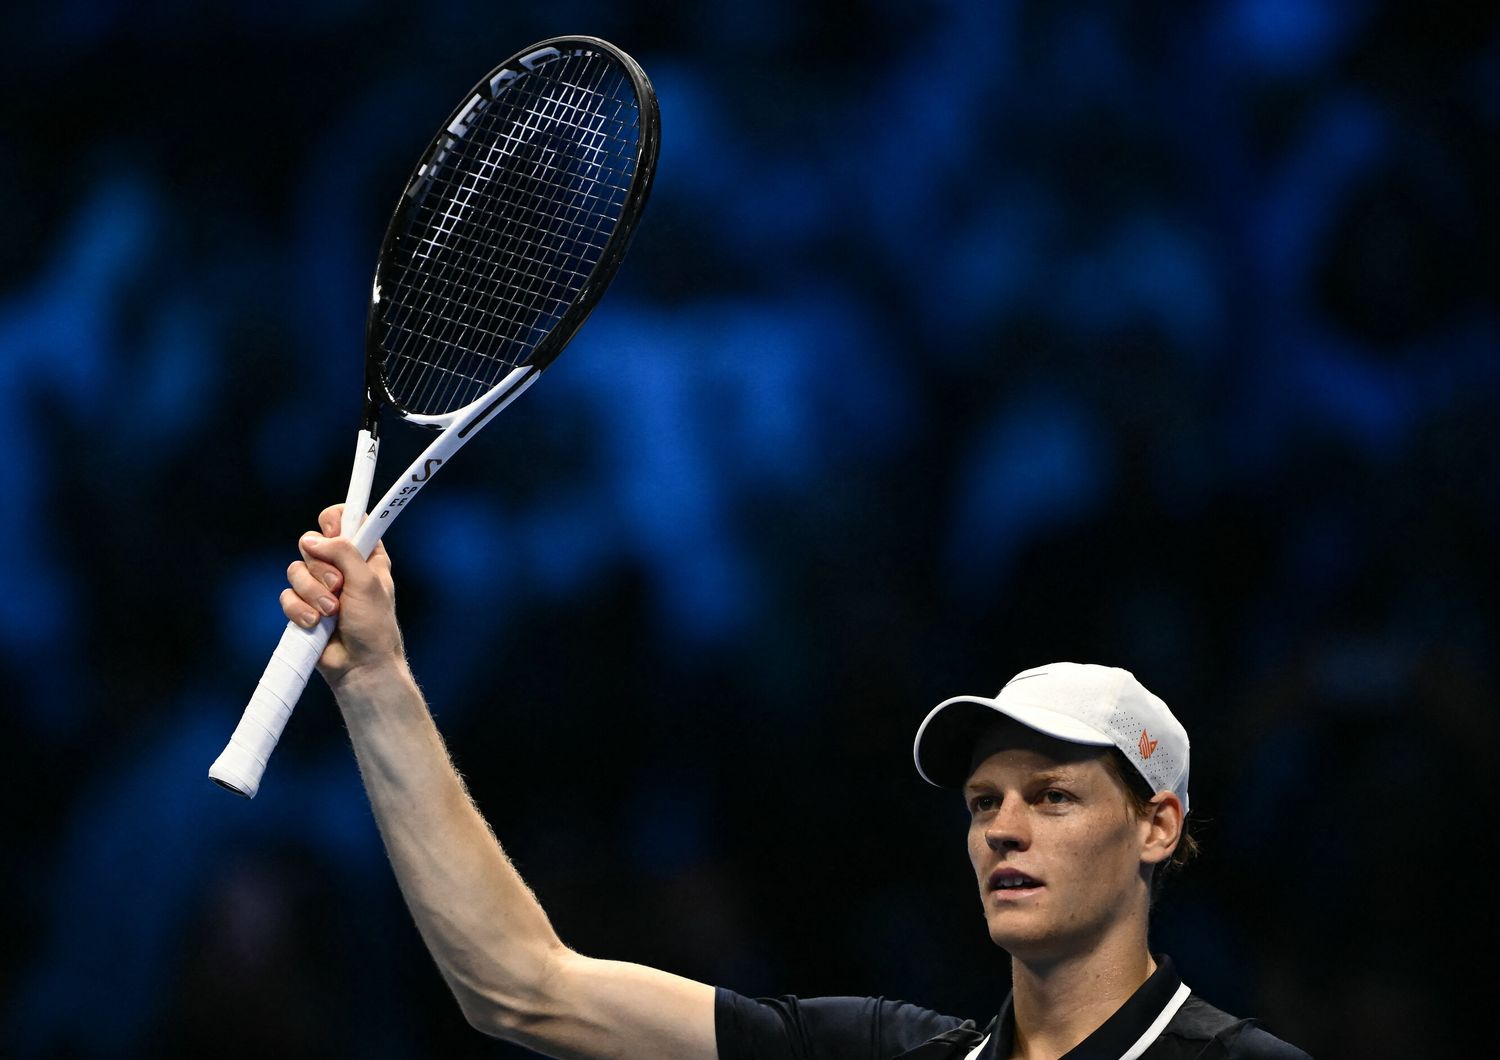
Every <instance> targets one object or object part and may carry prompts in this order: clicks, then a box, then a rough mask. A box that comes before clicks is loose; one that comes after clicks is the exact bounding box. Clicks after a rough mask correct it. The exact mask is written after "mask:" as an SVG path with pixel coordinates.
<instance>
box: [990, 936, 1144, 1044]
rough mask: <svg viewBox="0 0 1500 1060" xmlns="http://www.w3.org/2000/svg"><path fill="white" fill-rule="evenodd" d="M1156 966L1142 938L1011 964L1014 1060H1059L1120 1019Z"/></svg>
mask: <svg viewBox="0 0 1500 1060" xmlns="http://www.w3.org/2000/svg"><path fill="white" fill-rule="evenodd" d="M1155 971H1156V962H1155V961H1154V960H1152V959H1151V951H1150V950H1149V949H1148V948H1147V947H1146V944H1145V940H1144V939H1143V938H1140V937H1138V936H1137V937H1134V938H1130V939H1128V940H1125V939H1121V940H1119V941H1117V942H1114V943H1111V942H1109V941H1105V942H1104V943H1102V944H1100V945H1098V946H1096V947H1093V948H1091V949H1090V950H1088V952H1085V953H1081V954H1078V955H1076V956H1071V957H1063V958H1059V959H1057V960H1051V961H1045V962H1044V961H1022V960H1021V959H1020V958H1019V957H1017V958H1013V959H1012V960H1011V1011H1012V1013H1013V1015H1014V1018H1015V1042H1014V1045H1013V1047H1012V1048H1013V1051H1012V1053H1011V1056H1012V1057H1015V1058H1019V1060H1055V1058H1056V1057H1059V1056H1062V1055H1063V1054H1064V1053H1066V1052H1067V1051H1068V1050H1069V1049H1072V1048H1073V1047H1075V1046H1076V1045H1078V1043H1079V1042H1081V1041H1083V1040H1084V1039H1085V1038H1087V1037H1088V1036H1089V1035H1090V1034H1092V1033H1093V1032H1094V1031H1095V1030H1097V1029H1098V1028H1099V1027H1100V1026H1101V1025H1103V1023H1104V1022H1105V1021H1106V1020H1108V1019H1109V1017H1110V1016H1112V1015H1114V1014H1115V1012H1116V1010H1118V1009H1119V1007H1120V1006H1121V1005H1123V1004H1125V1002H1126V1001H1128V1000H1129V999H1130V996H1131V995H1132V994H1134V993H1135V992H1136V990H1138V989H1139V988H1140V986H1141V984H1142V983H1144V982H1145V981H1146V980H1147V979H1149V978H1151V974H1152V973H1153V972H1155Z"/></svg>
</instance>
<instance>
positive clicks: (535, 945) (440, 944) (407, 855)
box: [335, 661, 565, 1031]
mask: <svg viewBox="0 0 1500 1060" xmlns="http://www.w3.org/2000/svg"><path fill="white" fill-rule="evenodd" d="M335 695H336V697H337V699H338V703H339V708H340V710H341V711H342V712H343V715H344V720H345V722H346V724H347V725H348V728H349V734H350V737H351V739H352V741H353V744H354V752H355V756H356V758H357V759H358V761H359V768H360V773H361V775H362V776H363V778H364V783H365V788H366V790H367V792H368V793H369V798H370V805H371V807H372V808H373V810H374V813H375V820H376V823H377V825H378V826H379V828H380V834H381V837H382V838H383V839H384V841H385V847H386V851H387V853H388V854H389V856H390V860H391V865H392V867H393V868H394V870H395V873H396V878H397V881H398V882H399V883H400V885H401V892H402V894H404V895H405V897H406V902H407V906H408V907H409V908H410V910H411V914H412V917H413V918H414V919H415V920H416V923H417V928H418V930H419V931H421V933H422V938H423V940H424V941H425V942H426V943H427V948H428V949H429V950H430V951H431V953H432V955H433V958H434V959H435V960H436V962H437V965H438V968H439V969H440V970H441V972H442V974H443V977H444V979H446V980H447V982H448V985H449V987H450V988H451V989H452V991H453V993H454V996H455V997H456V998H457V999H458V1002H459V1004H460V1006H461V1007H462V1008H463V1010H464V1013H465V1015H466V1016H467V1017H468V1018H469V1020H470V1022H472V1023H474V1024H475V1025H476V1026H480V1027H484V1028H485V1029H490V1030H492V1031H497V1030H499V1029H503V1028H504V1027H506V1026H515V1025H520V1024H523V1023H525V1022H526V1021H528V1020H530V1019H534V1018H536V1017H537V1016H538V1015H540V1013H541V1011H542V1010H544V1009H545V1008H546V1007H547V1001H546V999H545V997H544V988H545V986H546V983H547V980H548V978H549V971H550V968H551V967H552V965H553V964H554V962H556V961H557V960H558V959H559V957H560V956H561V955H562V954H563V953H564V952H565V951H563V949H562V945H561V943H560V942H559V941H558V938H557V935H556V933H555V932H554V931H553V930H552V925H551V924H550V923H549V922H548V920H547V916H546V913H545V912H543V910H542V908H541V906H540V905H539V904H538V902H537V900H536V898H535V897H534V896H533V895H532V893H531V891H530V889H529V888H528V887H527V886H526V884H525V882H524V881H522V879H521V877H520V875H519V874H518V873H517V872H516V871H515V869H514V868H513V867H512V866H511V864H510V861H509V859H508V858H507V857H506V856H505V853H504V851H503V850H502V849H501V847H500V844H499V843H498V842H497V841H496V839H495V837H494V834H493V833H492V832H491V831H490V829H489V826H488V825H487V824H486V823H485V821H484V818H483V817H481V816H480V814H479V812H478V810H476V809H475V807H474V805H473V803H472V802H471V801H470V799H469V795H468V792H467V791H466V790H465V788H464V786H463V782H462V781H461V780H460V779H459V776H458V773H457V772H456V771H455V769H454V768H453V765H452V763H451V761H450V759H449V757H448V752H447V749H446V747H445V746H444V744H443V740H442V737H441V736H440V735H439V734H438V731H437V727H436V726H435V725H434V724H433V721H432V717H431V715H430V714H429V713H428V710H427V705H426V703H425V702H424V701H423V699H422V696H421V693H420V692H419V691H418V689H417V686H416V682H415V681H414V680H413V678H412V676H411V672H410V671H409V670H408V669H407V668H406V666H405V664H404V663H403V662H398V661H392V662H391V663H390V664H389V665H385V666H382V667H379V668H366V669H365V670H362V671H359V672H356V673H354V674H351V675H349V676H347V677H345V678H344V679H343V680H341V681H340V682H339V684H338V686H337V687H336V688H335Z"/></svg>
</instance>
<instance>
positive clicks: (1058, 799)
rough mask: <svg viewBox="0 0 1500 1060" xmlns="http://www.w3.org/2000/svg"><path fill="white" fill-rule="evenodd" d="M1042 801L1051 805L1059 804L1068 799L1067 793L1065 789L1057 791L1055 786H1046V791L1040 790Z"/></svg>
mask: <svg viewBox="0 0 1500 1060" xmlns="http://www.w3.org/2000/svg"><path fill="white" fill-rule="evenodd" d="M1042 801H1043V802H1045V803H1047V804H1049V805H1051V806H1061V805H1062V804H1063V803H1065V802H1067V801H1068V793H1067V792H1065V791H1058V790H1057V789H1056V788H1048V789H1047V790H1046V791H1044V792H1042Z"/></svg>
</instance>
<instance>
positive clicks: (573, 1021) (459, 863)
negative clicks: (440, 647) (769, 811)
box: [281, 507, 716, 1060]
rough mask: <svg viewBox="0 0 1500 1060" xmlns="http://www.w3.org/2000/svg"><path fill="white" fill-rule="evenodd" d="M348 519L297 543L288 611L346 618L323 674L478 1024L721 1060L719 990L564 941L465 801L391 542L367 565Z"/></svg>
mask: <svg viewBox="0 0 1500 1060" xmlns="http://www.w3.org/2000/svg"><path fill="white" fill-rule="evenodd" d="M339 514H340V509H339V507H333V508H329V509H326V510H325V511H324V512H323V513H322V515H321V516H320V517H319V525H320V526H321V527H322V531H323V533H322V534H307V535H305V536H304V537H303V538H302V540H301V542H300V546H301V551H302V555H303V559H302V560H300V561H298V562H297V563H294V564H292V566H291V568H290V569H289V571H288V579H289V581H290V582H291V587H290V588H288V589H286V590H284V591H283V592H282V597H281V605H282V610H283V611H285V612H286V615H287V617H288V618H289V619H291V620H292V621H293V622H297V623H299V624H302V625H311V624H312V623H314V622H316V621H317V612H318V611H321V612H323V613H327V614H337V615H338V630H337V632H336V633H335V635H334V638H333V639H332V640H331V641H330V642H329V645H328V648H327V650H326V651H325V652H324V653H323V657H322V659H321V660H320V661H319V669H320V670H321V671H322V673H323V676H324V677H325V678H326V679H327V681H328V683H329V685H330V687H332V689H333V692H334V695H335V697H336V698H337V700H338V704H339V709H340V710H341V711H342V713H343V716H344V721H345V723H346V724H347V725H348V728H349V735H350V737H351V739H352V740H353V743H354V753H355V757H356V758H357V759H358V761H359V768H360V773H361V775H362V776H363V778H364V783H365V790H366V791H367V792H368V794H369V798H370V805H371V807H372V808H373V809H374V812H375V820H376V823H377V824H378V825H379V828H380V834H381V837H382V838H383V839H384V841H385V847H386V851H387V852H388V854H389V855H390V859H391V865H392V866H393V868H394V869H395V872H396V879H397V881H398V882H399V883H400V885H401V892H402V894H403V895H405V896H406V903H407V906H408V908H409V909H410V910H411V914H412V916H413V918H414V919H415V920H416V922H417V928H418V930H420V931H421V933H422V938H423V940H424V941H425V942H426V943H427V948H428V949H429V950H430V951H431V952H432V955H433V957H434V959H435V960H436V961H437V965H438V968H439V969H440V970H441V972H442V974H443V978H444V979H446V980H447V982H448V986H449V987H450V988H451V989H452V991H453V995H454V997H456V998H457V999H458V1003H459V1005H460V1007H462V1009H463V1012H464V1015H465V1016H466V1017H467V1018H468V1020H469V1023H470V1024H472V1025H473V1026H474V1027H476V1028H478V1029H479V1030H481V1031H484V1032H485V1033H487V1034H491V1035H494V1036H496V1037H500V1038H504V1039H507V1040H509V1041H513V1042H516V1043H519V1044H521V1045H524V1046H526V1047H527V1048H530V1049H534V1050H536V1051H538V1052H542V1053H546V1054H548V1055H550V1056H558V1057H645V1056H649V1057H662V1058H682V1060H712V1058H713V1057H715V1056H716V1051H715V1045H714V992H713V988H712V987H710V986H707V985H705V984H703V983H697V982H693V981H692V980H690V979H684V978H682V977H680V976H676V975H671V974H670V973H667V972H662V971H658V970H656V969H654V968H645V967H642V966H640V965H635V964H626V963H622V962H618V961H603V960H597V959H594V958H590V957H585V956H583V955H581V954H578V953H575V952H574V951H572V950H570V949H568V948H567V947H566V946H564V945H563V944H562V942H561V941H559V939H558V937H557V934H556V933H555V932H554V931H553V930H552V924H551V923H550V921H548V919H547V915H546V913H545V912H543V910H542V907H541V905H540V904H538V902H537V900H536V897H535V896H534V895H533V894H532V893H531V890H530V889H529V888H528V887H527V886H526V884H525V882H524V881H523V880H522V879H521V877H520V875H519V874H518V873H517V872H516V870H515V868H514V867H513V866H512V865H511V863H510V859H509V858H507V857H506V855H505V852H504V851H503V850H502V849H501V847H500V844H499V842H498V841H497V840H496V838H495V836H494V833H493V832H491V831H490V829H489V826H488V825H487V824H486V822H485V820H484V818H483V817H481V816H480V814H479V811H478V810H477V809H476V808H475V806H474V804H473V802H472V801H471V800H470V798H469V794H468V792H467V791H466V790H465V788H464V785H463V781H462V780H461V779H460V778H459V776H458V773H457V771H456V770H455V769H454V768H453V764H452V762H451V761H450V759H449V757H448V752H447V749H446V748H445V746H444V744H443V740H442V737H441V736H440V735H439V734H438V731H437V727H436V726H435V725H434V724H433V721H432V716H431V714H430V713H429V712H428V710H427V705H426V703H425V702H424V701H423V699H422V695H421V692H420V691H418V689H417V685H416V682H415V680H414V679H413V678H412V674H411V671H410V670H409V669H408V667H407V665H406V658H405V653H404V651H403V649H402V643H401V634H400V631H399V629H398V627H397V624H396V610H395V600H394V583H393V581H392V579H391V564H390V558H389V556H388V555H387V554H386V551H385V548H384V546H378V547H377V548H376V550H375V552H374V554H373V555H371V557H370V559H369V562H365V561H364V560H363V559H362V558H361V557H360V555H359V552H358V551H357V550H356V549H355V548H354V546H353V545H352V544H350V543H349V542H348V541H347V540H345V539H343V538H336V537H334V536H333V535H336V534H337V533H338V525H339ZM325 535H326V536H325ZM580 871H582V870H580Z"/></svg>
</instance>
